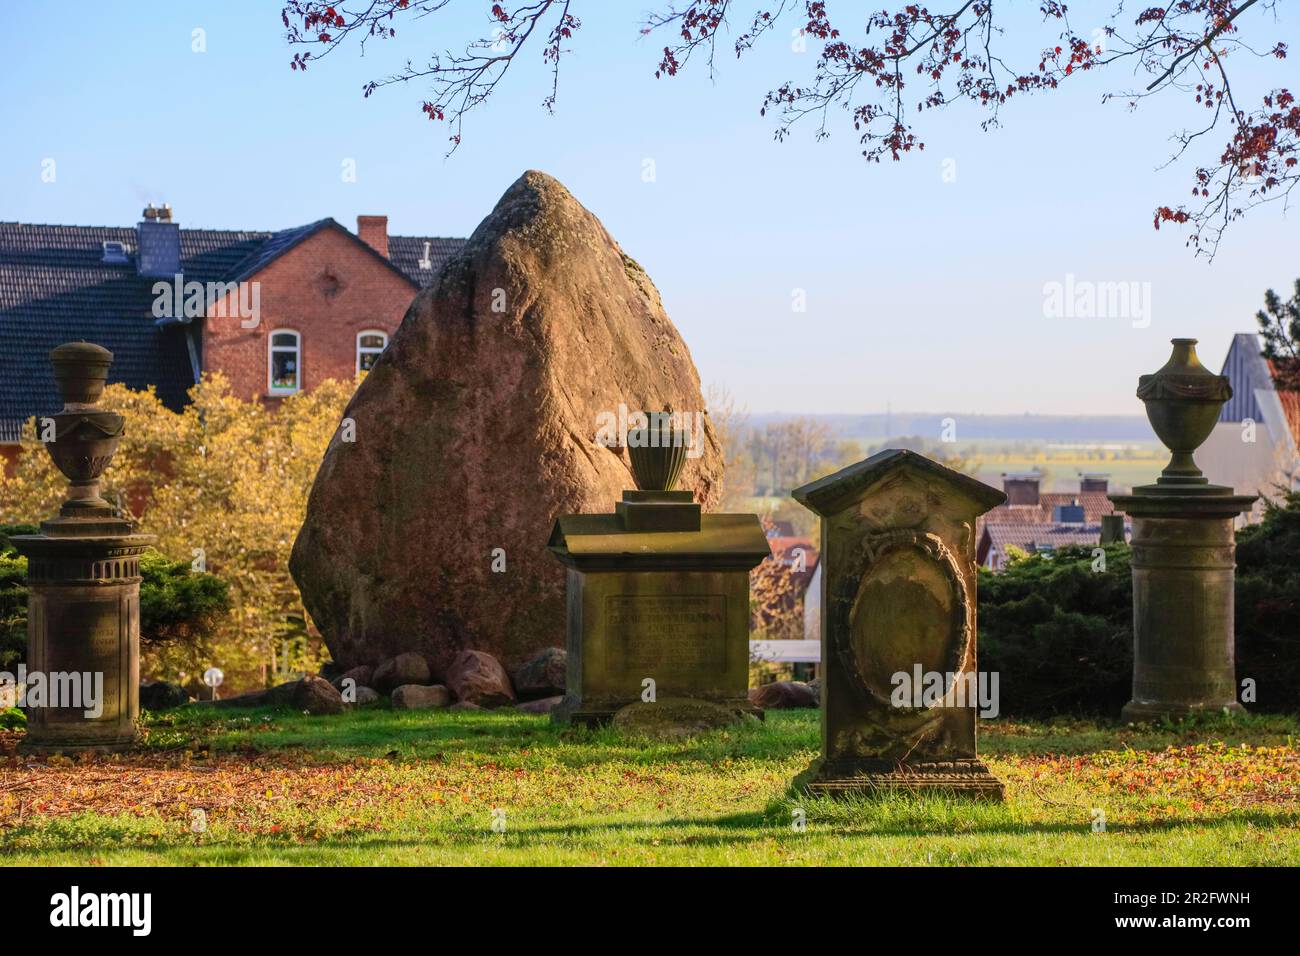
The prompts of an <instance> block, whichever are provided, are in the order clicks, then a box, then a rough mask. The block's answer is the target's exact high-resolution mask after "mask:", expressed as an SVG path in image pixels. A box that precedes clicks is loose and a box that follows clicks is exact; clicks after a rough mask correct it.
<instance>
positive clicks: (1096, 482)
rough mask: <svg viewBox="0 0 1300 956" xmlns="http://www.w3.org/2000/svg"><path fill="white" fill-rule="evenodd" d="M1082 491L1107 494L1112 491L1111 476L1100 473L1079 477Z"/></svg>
mask: <svg viewBox="0 0 1300 956" xmlns="http://www.w3.org/2000/svg"><path fill="white" fill-rule="evenodd" d="M1079 490H1080V491H1100V492H1102V493H1103V494H1105V493H1106V492H1107V491H1109V490H1110V475H1104V474H1100V473H1093V474H1086V475H1080V476H1079Z"/></svg>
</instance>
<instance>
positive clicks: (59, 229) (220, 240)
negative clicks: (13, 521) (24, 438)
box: [0, 218, 463, 442]
mask: <svg viewBox="0 0 1300 956" xmlns="http://www.w3.org/2000/svg"><path fill="white" fill-rule="evenodd" d="M325 227H334V228H338V229H343V227H342V226H339V225H338V223H336V222H335V221H334V220H333V219H328V218H327V219H321V220H318V221H316V222H313V223H310V224H308V225H305V226H298V227H296V228H293V229H284V230H280V231H279V232H251V231H236V230H223V229H181V230H180V242H181V269H182V271H183V272H184V274H185V279H186V280H187V281H190V280H194V281H198V282H204V283H207V282H234V281H239V280H241V279H245V278H247V277H248V276H250V275H252V274H253V273H255V272H257V271H258V270H260V269H261V268H263V267H264V266H266V265H267V264H268V263H270V262H271V261H272V260H273V259H275V258H276V257H277V256H280V255H283V254H284V253H285V252H286V251H288V250H289V249H291V248H293V246H295V245H296V244H298V243H299V242H301V241H302V240H303V239H305V238H307V237H308V236H310V235H312V234H314V233H315V232H317V231H318V230H320V229H322V228H325ZM343 231H345V232H346V231H347V230H343ZM348 234H349V235H351V233H348ZM357 241H358V243H359V244H361V245H363V247H364V248H366V249H369V247H368V246H364V244H362V243H360V240H357ZM105 242H120V243H123V244H124V245H125V246H126V247H127V250H128V252H129V253H134V252H135V247H136V242H137V240H136V231H135V229H134V228H133V227H117V226H46V225H29V224H25V223H13V222H0V442H12V441H17V440H18V435H19V430H20V428H21V425H22V422H24V421H25V420H26V419H28V418H30V417H31V416H33V415H48V414H51V413H53V412H56V411H58V409H59V407H60V403H59V401H58V398H57V393H56V390H55V387H54V378H53V376H52V374H51V372H50V365H49V352H50V350H51V349H53V348H54V347H55V346H57V345H61V344H63V343H64V342H70V341H76V340H78V339H85V340H87V341H91V342H96V343H98V344H100V345H103V346H104V347H105V348H107V349H108V350H109V351H111V352H112V353H113V368H112V370H111V373H110V374H111V378H110V381H114V382H122V383H124V384H126V385H127V386H128V387H129V388H133V389H143V388H145V387H147V386H149V385H153V386H155V387H156V388H157V391H158V397H159V398H160V399H161V400H162V401H163V402H164V404H166V405H167V406H168V407H169V408H180V407H181V405H182V404H184V402H185V397H186V392H187V391H188V390H189V388H190V386H191V385H193V384H194V375H193V371H192V366H191V364H190V358H189V350H188V346H187V345H186V341H185V334H186V333H185V327H184V326H178V325H172V326H168V327H164V328H160V327H158V326H157V325H156V324H155V322H154V317H153V312H152V308H153V291H152V289H153V284H154V282H155V281H157V280H155V279H146V278H142V277H140V276H139V275H137V274H136V267H135V259H134V256H133V255H128V260H129V261H128V262H126V263H122V264H108V263H105V262H103V244H104V243H105ZM426 243H428V259H427V260H426V261H427V263H428V265H429V268H427V269H426V268H421V264H420V261H421V260H422V259H425V244H426ZM462 244H463V240H460V239H440V238H432V237H431V238H424V237H419V236H390V237H389V252H390V254H391V258H390V261H391V263H392V265H393V266H394V267H396V268H397V269H398V270H399V271H401V272H402V273H403V274H404V275H405V276H406V277H407V278H408V279H410V280H411V282H413V283H415V285H417V286H419V287H420V288H424V287H426V286H428V285H429V284H431V283H432V282H433V279H434V278H435V277H436V276H437V274H438V271H439V270H440V269H441V268H442V265H443V263H444V262H446V260H447V259H448V258H449V257H450V256H451V255H452V253H454V252H455V251H456V250H457V249H459V248H460V246H461V245H462Z"/></svg>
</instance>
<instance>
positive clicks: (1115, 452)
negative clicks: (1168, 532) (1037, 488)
mask: <svg viewBox="0 0 1300 956" xmlns="http://www.w3.org/2000/svg"><path fill="white" fill-rule="evenodd" d="M853 440H854V441H857V442H858V443H859V444H860V445H862V447H863V448H871V447H873V446H877V445H879V444H880V439H878V438H876V439H866V438H855V439H853ZM949 447H951V448H952V449H953V450H954V451H955V452H956V453H957V454H959V455H961V456H962V457H963V458H964V459H966V461H967V462H969V464H970V467H969V470H970V471H971V473H973V474H974V475H975V477H976V478H978V479H979V480H980V481H983V482H985V483H986V484H990V485H992V486H993V487H995V488H1000V487H1001V486H1002V474H1003V473H1004V472H1014V471H1038V472H1040V473H1041V474H1042V475H1043V482H1042V490H1043V491H1075V490H1077V489H1078V487H1079V474H1080V473H1081V472H1102V473H1104V474H1108V475H1110V487H1111V490H1112V491H1114V490H1124V489H1127V488H1131V487H1132V486H1133V485H1141V484H1147V483H1149V482H1152V481H1155V479H1156V476H1157V475H1158V474H1159V473H1160V469H1162V468H1163V467H1164V466H1165V464H1166V463H1168V461H1169V452H1167V451H1165V450H1164V448H1163V447H1162V446H1161V445H1160V444H1159V443H1158V442H1154V441H1152V442H1135V441H1114V442H1110V441H1097V442H1095V443H1094V442H1060V443H1053V442H1046V441H1033V440H1025V439H1017V440H1012V439H993V438H989V439H975V440H972V441H963V442H957V443H955V444H954V445H952V446H949Z"/></svg>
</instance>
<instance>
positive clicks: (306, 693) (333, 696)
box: [293, 676, 343, 714]
mask: <svg viewBox="0 0 1300 956" xmlns="http://www.w3.org/2000/svg"><path fill="white" fill-rule="evenodd" d="M293 706H294V707H295V708H296V709H297V710H304V711H306V712H307V713H309V714H341V713H343V695H342V694H340V693H339V689H338V688H337V687H335V686H334V685H333V684H331V683H330V682H329V681H327V680H326V679H325V678H323V677H315V676H311V677H304V678H303V679H302V680H300V681H298V682H297V684H296V686H295V687H294V689H293Z"/></svg>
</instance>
